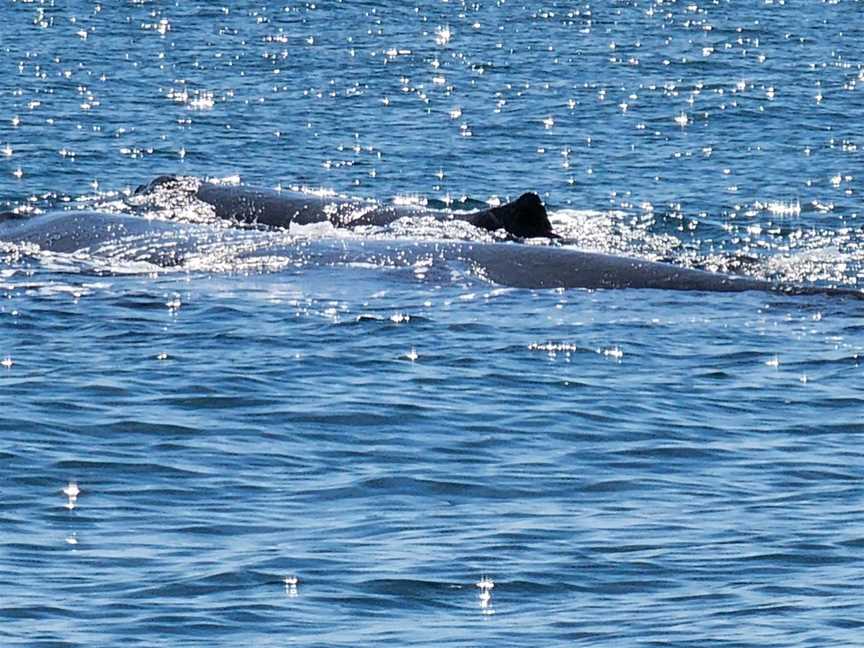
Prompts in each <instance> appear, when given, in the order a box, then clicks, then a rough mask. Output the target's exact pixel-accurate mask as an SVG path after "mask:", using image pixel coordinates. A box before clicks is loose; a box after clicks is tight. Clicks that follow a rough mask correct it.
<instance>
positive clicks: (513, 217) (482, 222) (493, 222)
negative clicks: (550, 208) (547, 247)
mask: <svg viewBox="0 0 864 648" xmlns="http://www.w3.org/2000/svg"><path fill="white" fill-rule="evenodd" d="M469 220H470V222H471V223H472V224H473V225H475V226H477V227H482V228H483V229H487V230H496V229H505V230H507V232H508V233H510V234H512V235H513V236H518V237H520V238H532V237H535V236H546V237H549V238H557V237H556V235H555V234H554V233H553V232H552V224H551V223H550V222H549V216H548V214H547V213H546V208H545V207H544V206H543V202H542V201H541V200H540V196H538V195H537V194H536V193H533V192H528V193H524V194H522V195H521V196H519V197H518V198H517V199H516V200H514V201H513V202H509V203H507V204H506V205H501V206H500V207H493V208H492V209H487V210H486V211H482V212H477V213H476V214H472V215H471V218H470V219H469Z"/></svg>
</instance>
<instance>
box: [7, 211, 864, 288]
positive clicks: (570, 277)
mask: <svg viewBox="0 0 864 648" xmlns="http://www.w3.org/2000/svg"><path fill="white" fill-rule="evenodd" d="M275 234H276V233H273V232H260V231H248V230H243V229H237V228H231V227H227V228H226V227H218V226H215V225H213V224H190V223H181V222H176V221H167V220H158V219H147V218H143V217H140V216H130V215H121V214H108V213H102V212H91V211H83V210H79V211H57V212H49V213H45V214H40V215H38V216H30V217H21V216H17V215H13V214H9V213H7V214H0V241H7V242H12V243H29V244H35V245H37V246H39V248H40V249H42V250H48V251H51V252H58V253H80V254H83V255H85V257H90V258H96V259H98V258H102V257H105V258H108V259H109V260H110V259H121V260H134V261H146V262H149V263H153V264H156V265H159V266H163V267H170V266H179V267H183V264H184V263H185V262H186V261H187V260H189V259H191V258H194V256H195V255H196V254H198V253H199V252H200V251H202V250H205V251H206V250H207V249H209V246H211V245H213V244H216V245H220V244H221V245H228V246H231V244H232V242H233V243H239V244H241V245H236V247H237V248H239V249H240V251H239V252H238V253H237V258H239V259H244V260H248V259H253V260H254V259H255V258H258V257H261V258H272V257H273V256H274V255H275V256H277V257H283V258H297V259H299V260H306V261H309V260H314V261H315V262H316V263H318V264H346V263H356V262H365V263H368V262H370V261H373V262H375V263H379V264H381V265H388V264H389V265H401V266H412V265H414V264H416V263H418V262H423V263H428V262H430V261H436V260H441V261H444V262H458V263H465V264H467V265H469V266H470V267H471V268H472V269H473V270H474V271H475V272H476V273H477V274H479V275H481V276H483V277H485V278H487V279H489V280H491V281H493V282H495V283H499V284H502V285H506V286H512V287H518V288H655V289H664V290H696V291H720V292H742V291H749V290H760V291H771V292H778V293H785V294H824V295H846V296H851V297H856V298H864V293H861V292H859V291H856V290H853V289H844V288H830V287H821V286H785V285H781V284H776V283H772V282H768V281H763V280H760V279H754V278H749V277H743V276H735V275H725V274H718V273H712V272H706V271H702V270H694V269H689V268H683V267H679V266H676V265H672V264H669V263H658V262H653V261H646V260H642V259H636V258H630V257H620V256H613V255H608V254H601V253H596V252H584V251H581V250H576V249H572V248H568V247H563V246H557V245H524V244H519V243H479V242H466V241H453V240H434V241H417V240H405V239H369V238H322V239H305V240H304V239H297V238H295V237H291V236H286V235H284V234H282V235H279V236H276V235H275ZM250 241H253V242H254V244H253V245H248V243H249V242H250Z"/></svg>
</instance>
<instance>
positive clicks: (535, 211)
mask: <svg viewBox="0 0 864 648" xmlns="http://www.w3.org/2000/svg"><path fill="white" fill-rule="evenodd" d="M186 187H187V185H186V184H184V183H183V182H182V179H181V178H178V177H176V176H159V177H158V178H156V179H155V180H153V181H152V182H150V183H148V184H146V185H141V186H140V187H138V189H136V190H135V193H136V194H137V195H146V194H152V193H155V192H157V191H160V190H165V189H167V190H169V191H173V190H178V189H179V190H186V191H189V192H190V193H193V194H194V197H195V198H197V199H198V200H200V201H202V202H205V203H207V204H209V205H210V206H212V207H213V210H214V212H215V214H216V216H217V217H219V218H223V219H226V220H231V221H234V222H238V223H246V224H250V225H265V226H268V227H281V228H287V227H289V226H290V225H291V224H292V223H293V224H297V225H308V224H310V223H319V222H325V221H329V222H330V223H331V224H333V225H334V226H336V227H346V228H353V227H357V226H361V225H389V224H390V223H392V222H393V221H396V220H398V219H400V218H404V217H406V216H407V217H418V216H431V217H433V218H436V219H438V220H449V219H454V220H462V221H466V222H468V223H471V224H472V225H474V226H475V227H478V228H480V229H485V230H488V231H495V230H504V231H506V232H507V233H508V234H510V235H511V236H515V237H519V238H533V237H546V238H556V236H555V234H554V233H553V232H552V225H551V223H550V222H549V216H548V215H547V214H546V208H545V207H544V206H543V203H542V202H541V201H540V197H539V196H538V195H537V194H536V193H524V194H522V195H521V196H520V197H519V198H517V199H516V200H514V201H513V202H510V203H507V204H505V205H501V206H499V207H491V208H489V209H483V210H480V211H475V212H448V211H440V210H433V209H423V208H420V207H413V206H402V205H382V204H380V203H375V202H369V201H364V200H357V199H350V198H337V197H332V196H319V195H316V194H311V193H305V192H299V191H276V190H273V189H262V188H256V187H249V186H246V185H224V184H216V183H211V182H201V183H199V184H198V186H197V187H195V188H193V189H186Z"/></svg>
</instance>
